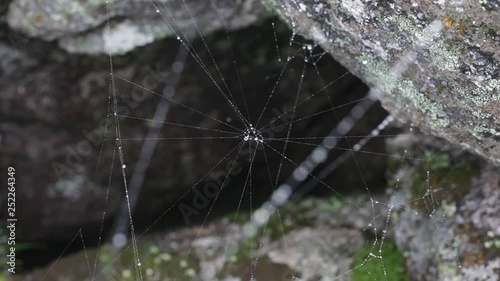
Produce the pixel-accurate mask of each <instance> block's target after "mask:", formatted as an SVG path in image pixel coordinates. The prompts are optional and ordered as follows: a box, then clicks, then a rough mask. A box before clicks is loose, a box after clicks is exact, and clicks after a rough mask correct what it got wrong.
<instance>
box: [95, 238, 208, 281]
mask: <svg viewBox="0 0 500 281" xmlns="http://www.w3.org/2000/svg"><path fill="white" fill-rule="evenodd" d="M138 254H139V259H140V263H141V265H140V270H141V273H142V275H143V276H145V279H149V278H148V276H153V275H154V276H159V277H163V278H167V277H172V276H177V275H178V278H177V280H179V281H188V280H192V279H193V274H194V275H196V273H197V272H199V261H198V260H197V258H196V257H195V256H194V255H189V256H185V253H167V252H163V251H161V250H160V249H159V248H158V246H156V245H155V244H153V243H144V244H142V245H139V246H138ZM99 262H100V264H101V265H102V266H103V267H104V268H103V274H104V276H105V278H104V279H105V280H116V281H118V280H119V281H129V280H130V281H133V280H136V273H135V268H136V263H137V260H136V259H135V258H134V252H133V250H132V247H129V248H127V249H126V250H124V251H123V252H121V253H119V252H116V251H115V250H114V249H113V247H112V246H111V245H105V246H103V247H102V248H101V250H100V253H99Z"/></svg>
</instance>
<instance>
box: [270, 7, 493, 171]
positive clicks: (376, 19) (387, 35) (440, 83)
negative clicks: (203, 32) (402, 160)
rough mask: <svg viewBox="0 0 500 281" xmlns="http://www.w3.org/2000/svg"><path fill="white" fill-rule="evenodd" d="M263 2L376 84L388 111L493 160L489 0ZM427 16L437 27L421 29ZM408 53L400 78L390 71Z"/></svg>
mask: <svg viewBox="0 0 500 281" xmlns="http://www.w3.org/2000/svg"><path fill="white" fill-rule="evenodd" d="M264 3H265V4H266V5H267V7H269V8H270V9H271V10H272V11H274V12H275V13H277V14H278V15H280V17H281V18H282V19H283V20H285V21H287V22H288V23H289V24H290V25H291V26H293V27H294V28H295V30H296V31H297V32H298V33H299V34H302V35H304V36H306V37H308V38H311V39H313V40H315V41H316V42H317V43H319V44H320V45H321V46H322V47H323V48H324V49H325V50H327V51H328V52H329V53H330V54H331V55H332V56H333V57H334V58H335V59H336V60H338V61H339V62H341V63H342V64H343V65H344V66H346V67H347V68H348V69H349V70H350V71H352V72H353V73H354V74H355V75H357V76H358V77H360V78H361V79H362V80H363V81H364V82H366V83H367V84H368V85H369V86H370V87H372V88H378V89H379V90H380V91H381V93H380V99H381V101H382V104H383V106H384V107H385V108H386V109H387V110H388V111H390V112H391V113H392V114H394V115H395V116H397V117H398V118H400V119H401V120H406V121H409V122H411V123H413V124H414V125H417V126H418V127H420V128H421V129H423V130H424V131H426V132H430V133H432V134H434V135H438V136H441V137H443V138H445V139H447V140H448V141H450V142H452V143H455V144H461V145H462V146H463V147H465V148H467V149H469V150H471V151H473V152H475V153H477V154H479V155H481V156H483V157H484V158H486V159H489V160H490V161H491V162H493V163H495V164H496V165H499V164H500V145H499V136H500V121H499V119H498V118H499V116H500V111H499V109H500V94H499V93H500V85H499V77H500V71H499V68H498V67H499V65H500V64H499V60H500V51H499V48H498V35H497V34H498V33H499V25H498V24H499V22H498V15H499V10H498V9H499V8H498V3H497V1H474V2H467V1H452V2H446V1H358V0H332V1H302V0H298V1H273V0H265V1H264ZM433 22H434V23H435V24H437V25H439V26H441V29H440V31H439V32H438V33H433V32H431V33H429V32H428V30H426V28H427V27H429V26H430V24H431V23H433ZM432 34H437V36H436V37H435V38H434V39H432V37H433V36H432ZM425 40H430V43H428V44H427V45H424V46H422V42H423V41H425ZM411 52H414V53H413V54H411ZM408 58H411V59H410V62H409V64H408V67H406V68H403V73H401V75H402V76H401V78H399V77H397V78H394V77H392V76H391V71H390V70H391V68H393V67H395V66H397V65H398V64H401V62H404V60H405V59H408Z"/></svg>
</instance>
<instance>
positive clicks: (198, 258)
mask: <svg viewBox="0 0 500 281" xmlns="http://www.w3.org/2000/svg"><path fill="white" fill-rule="evenodd" d="M345 199H346V200H349V201H357V200H358V198H356V197H352V198H351V197H347V198H345ZM386 200H387V199H386ZM325 206H330V208H336V211H338V212H339V214H338V215H337V216H338V218H339V221H338V224H337V222H333V221H330V220H329V219H328V218H327V217H323V218H320V217H317V215H318V214H320V213H324V212H325V211H324V209H323V208H324V207H325ZM322 209H323V210H322ZM367 209H370V207H368V206H365V207H361V208H358V209H354V210H353V209H352V206H349V205H348V204H345V205H342V206H339V205H337V204H336V203H333V205H332V202H331V201H328V200H325V199H312V200H308V201H305V202H301V203H299V204H291V205H287V206H286V210H288V211H289V212H287V213H285V212H284V211H285V210H282V211H283V213H282V214H281V219H282V220H283V222H282V223H283V224H280V225H274V226H273V225H267V226H266V227H263V228H261V229H260V230H259V237H258V239H254V240H248V239H247V238H246V237H247V236H246V235H245V228H244V221H245V219H243V218H244V217H245V216H248V215H249V214H248V213H246V212H240V213H239V217H238V221H237V222H236V223H235V224H233V220H234V218H233V216H228V217H225V218H222V219H217V220H214V221H212V222H210V223H207V224H205V225H204V226H203V227H201V228H198V227H194V228H193V227H183V228H179V229H176V230H170V231H164V232H159V233H151V234H147V235H145V236H141V237H140V238H139V241H138V249H139V256H140V258H141V263H142V271H143V275H144V277H145V278H144V279H148V280H165V281H171V280H179V281H188V280H191V281H192V280H195V281H213V280H221V281H244V280H249V279H250V277H251V276H253V277H254V280H257V281H268V280H272V281H275V280H285V281H291V280H294V281H316V280H339V281H349V280H351V274H352V271H353V270H352V266H353V257H354V256H355V254H356V251H357V250H358V249H359V248H360V247H362V246H363V245H364V244H365V243H367V241H365V237H364V236H363V231H364V227H361V228H357V227H355V225H356V224H357V222H356V220H357V219H354V217H355V216H356V215H361V216H363V213H364V212H366V211H367ZM304 212H305V213H304ZM326 212H328V211H326ZM332 213H333V210H332V212H330V214H332ZM299 214H304V215H305V216H306V217H307V220H311V222H312V221H314V222H313V223H311V224H310V225H309V226H307V227H305V226H303V225H302V224H300V223H298V222H299V221H300V219H299V217H300V216H299ZM379 215H380V216H384V217H385V216H387V210H381V212H380V213H379ZM275 219H277V218H275ZM353 219H354V220H353ZM281 227H285V228H287V231H286V233H285V234H284V235H283V234H281V233H278V237H277V238H278V239H272V238H271V236H272V233H273V232H272V230H278V231H279V229H281ZM96 258H97V266H96V271H95V272H96V273H97V274H95V275H94V277H93V278H92V276H91V275H90V274H89V271H88V268H87V266H82V265H85V264H86V263H87V261H88V262H90V264H91V265H92V264H93V263H94V260H95V259H96ZM134 263H136V260H135V259H134V256H133V253H132V249H131V247H128V248H127V249H121V250H116V249H112V248H111V247H110V245H103V246H101V248H100V249H99V251H97V250H96V249H87V250H86V251H80V252H79V253H76V254H73V255H70V256H66V257H64V258H62V259H59V260H57V261H55V262H54V263H53V264H51V265H48V266H47V267H45V268H40V269H37V270H34V271H33V272H30V273H29V274H26V275H15V276H13V278H12V280H13V281H17V280H24V281H31V280H33V281H34V280H40V279H42V278H45V279H48V280H54V281H63V280H82V281H86V280H95V281H107V280H114V279H116V278H117V277H116V276H118V277H119V280H123V281H129V280H130V281H132V280H135V278H134V277H135V275H134ZM360 270H363V269H360ZM130 273H132V274H130Z"/></svg>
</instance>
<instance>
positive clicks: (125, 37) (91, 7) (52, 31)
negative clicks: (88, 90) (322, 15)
mask: <svg viewBox="0 0 500 281" xmlns="http://www.w3.org/2000/svg"><path fill="white" fill-rule="evenodd" d="M106 2H108V3H109V5H108V6H107V5H106ZM263 14H264V9H263V7H262V5H261V4H260V2H258V1H257V0H247V1H241V2H238V3H235V2H233V1H224V0H222V1H197V0H196V1H194V0H188V1H151V2H150V1H143V0H126V1H116V0H109V1H105V0H92V1H72V0H57V1H52V0H43V1H31V0H15V1H13V2H12V3H11V5H10V9H9V13H8V15H7V19H8V23H9V25H10V26H11V27H12V28H14V29H17V30H21V31H23V32H25V33H26V34H27V35H28V36H30V37H36V38H42V39H45V40H58V42H59V46H61V47H62V48H63V49H65V50H67V51H69V52H72V53H87V54H102V53H108V52H112V53H114V54H124V53H126V52H129V51H131V50H133V49H134V48H136V47H139V46H144V45H146V44H148V43H152V42H154V41H156V40H159V39H162V38H165V37H167V36H173V35H179V36H181V37H183V38H184V36H185V35H188V36H189V37H192V35H193V34H196V33H198V32H201V33H202V34H205V33H206V32H210V31H214V30H218V29H221V28H224V29H230V30H231V29H237V28H241V27H244V26H247V25H249V24H251V23H254V22H256V21H257V20H258V19H259V18H261V16H262V15H263ZM108 15H109V19H110V24H111V29H110V30H108V29H107V20H108ZM173 29H174V30H175V31H174V30H173Z"/></svg>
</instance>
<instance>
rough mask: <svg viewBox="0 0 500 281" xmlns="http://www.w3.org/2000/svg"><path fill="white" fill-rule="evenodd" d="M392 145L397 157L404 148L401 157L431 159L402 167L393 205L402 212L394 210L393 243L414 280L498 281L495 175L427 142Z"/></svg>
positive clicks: (499, 189) (414, 139) (405, 140)
mask: <svg viewBox="0 0 500 281" xmlns="http://www.w3.org/2000/svg"><path fill="white" fill-rule="evenodd" d="M390 143H391V146H392V149H396V151H398V150H399V152H400V153H403V150H402V147H404V148H405V149H406V151H405V152H404V153H407V154H410V155H415V156H416V155H423V154H422V152H423V151H427V152H428V153H427V155H430V156H431V157H428V158H426V161H425V162H424V163H425V164H424V163H420V164H417V165H411V164H410V165H409V164H408V163H407V164H404V165H402V166H400V167H401V170H399V171H398V172H397V173H396V178H398V179H400V180H398V181H397V184H398V185H399V189H400V190H399V191H398V192H396V193H395V194H394V196H393V199H392V203H393V204H394V205H395V206H398V202H399V204H401V203H403V205H400V206H404V207H403V208H400V209H398V208H397V207H396V210H397V211H396V212H395V217H394V237H395V240H396V242H397V244H398V246H399V247H400V249H401V250H402V251H404V252H405V253H406V256H407V268H408V270H409V272H410V274H411V276H412V277H413V278H414V280H446V281H451V280H467V281H473V280H498V279H499V278H500V276H499V270H500V239H499V238H500V233H499V231H500V216H499V212H498V206H499V204H498V202H500V175H499V173H498V169H497V168H496V167H494V166H491V165H489V164H487V163H481V162H479V163H481V164H478V162H475V161H474V157H472V156H471V155H467V154H464V153H463V152H462V153H458V152H457V150H453V149H452V148H451V147H449V146H446V145H445V146H439V145H437V144H438V143H440V141H439V140H436V139H433V138H429V137H418V136H410V137H408V136H405V137H402V136H400V137H398V138H396V139H394V140H393V141H391V142H390ZM442 144H444V143H442ZM398 147H399V148H398ZM392 149H390V151H394V150H392ZM419 151H420V152H419ZM412 153H415V154H412ZM419 165H423V166H424V167H425V168H424V170H423V171H421V170H420V168H419ZM420 167H421V166H420ZM426 174H427V175H426ZM419 175H420V176H419Z"/></svg>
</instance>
